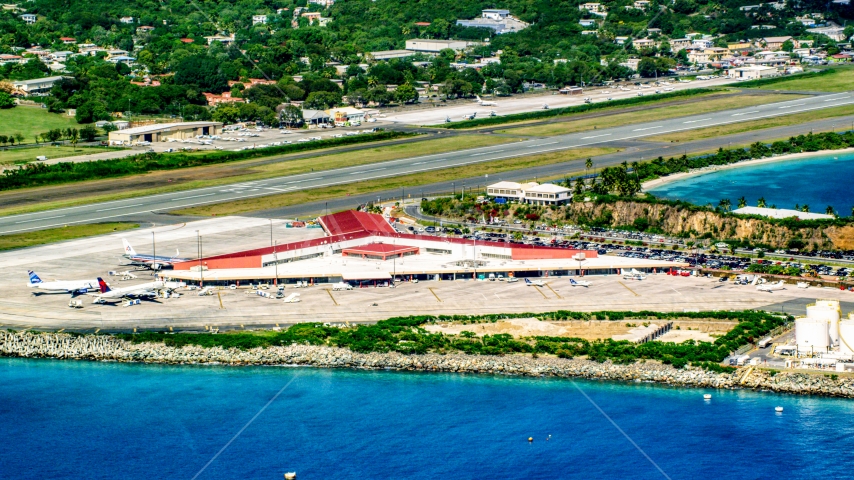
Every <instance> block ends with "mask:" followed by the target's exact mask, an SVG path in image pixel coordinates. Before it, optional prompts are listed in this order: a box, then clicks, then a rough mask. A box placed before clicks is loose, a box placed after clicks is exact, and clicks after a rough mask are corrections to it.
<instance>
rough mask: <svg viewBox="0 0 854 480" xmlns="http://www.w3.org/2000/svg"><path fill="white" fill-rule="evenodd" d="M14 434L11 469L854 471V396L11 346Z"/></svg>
mask: <svg viewBox="0 0 854 480" xmlns="http://www.w3.org/2000/svg"><path fill="white" fill-rule="evenodd" d="M704 393H712V395H713V398H712V400H710V401H705V400H704V399H703V394H704ZM277 394H278V396H276V395H277ZM585 395H586V396H585ZM271 400H272V401H271ZM265 405H268V406H267V408H266V409H265V408H264V407H265ZM778 405H779V406H783V407H784V408H785V410H784V412H783V413H780V414H778V413H776V412H775V411H774V407H775V406H778ZM600 409H601V410H600ZM253 419H254V421H252V420H253ZM250 422H251V423H250ZM612 422H613V423H612ZM0 432H2V437H0V438H2V441H0V477H2V478H10V479H30V478H32V479H116V478H121V479H145V480H151V479H173V478H174V479H192V478H194V477H195V478H199V479H243V478H251V479H281V478H282V475H283V473H284V472H286V471H296V472H297V474H298V477H297V478H298V479H301V480H306V479H332V478H358V479H435V478H449V479H502V478H508V479H540V478H541V479H562V478H584V479H589V478H597V479H598V478H605V479H609V478H613V479H624V478H631V479H647V478H649V479H656V478H667V477H669V478H673V479H760V478H761V479H766V478H786V479H798V478H819V477H821V478H850V476H851V465H850V463H849V460H848V456H849V455H850V452H851V448H852V438H854V401H850V400H839V399H827V398H811V397H797V396H784V395H775V394H770V393H755V392H747V391H714V390H700V389H677V388H671V387H666V386H658V385H650V384H618V383H604V382H590V381H571V380H561V379H530V378H514V377H498V376H475V375H454V374H425V373H399V372H363V371H349V370H321V369H311V368H276V367H269V368H264V367H258V368H256V367H251V368H235V367H193V366H183V367H171V366H151V365H124V364H114V363H90V362H72V361H69V362H62V361H55V360H23V359H0ZM623 432H624V433H625V435H624V434H623ZM528 437H533V438H534V441H533V442H532V443H529V442H528V440H527V439H528ZM549 437H550V439H549V440H547V438H549ZM635 445H636V446H635ZM218 452H221V453H219V455H218V456H217V454H218ZM206 465H207V468H204V467H205V466H206ZM656 465H657V466H656ZM659 468H660V469H661V470H659ZM200 472H201V473H200ZM662 472H663V473H662ZM196 475H198V476H197V477H196ZM665 475H667V477H665Z"/></svg>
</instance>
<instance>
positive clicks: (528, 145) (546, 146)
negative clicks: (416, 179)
mask: <svg viewBox="0 0 854 480" xmlns="http://www.w3.org/2000/svg"><path fill="white" fill-rule="evenodd" d="M850 104H854V94H851V93H847V92H846V93H836V94H827V95H817V96H815V97H810V98H800V99H797V100H790V101H786V102H778V103H771V104H766V105H758V106H752V107H747V108H742V109H734V110H727V111H721V112H714V113H704V114H701V115H693V116H687V117H681V118H673V119H669V120H659V121H654V122H647V123H640V124H633V125H625V126H620V127H614V128H608V129H598V130H588V131H584V132H578V133H573V134H568V135H560V136H554V137H543V138H532V139H530V140H524V141H519V142H513V143H505V144H500V145H494V146H490V147H482V148H476V149H468V150H459V151H456V152H447V153H441V154H435V155H425V156H413V157H409V158H404V159H399V160H392V161H388V162H382V163H376V164H371V165H361V166H354V167H347V168H340V169H335V170H325V171H318V172H311V173H304V174H299V175H290V176H285V177H276V178H270V179H265V180H258V181H252V182H241V183H235V184H231V185H221V186H216V187H207V188H200V189H195V190H188V191H182V192H173V193H165V194H159V195H150V196H144V197H137V198H132V199H125V200H117V201H111V202H103V203H96V204H90V205H81V206H77V207H69V208H62V209H55V210H47V211H42V212H36V213H29V214H22V215H13V216H6V217H0V234H10V233H17V232H26V231H33V230H40V229H46V228H53V227H59V226H63V225H71V224H78V223H92V222H99V221H111V220H116V219H120V218H128V217H138V216H141V215H146V214H148V213H149V212H166V211H171V210H175V209H180V208H187V207H192V206H196V205H204V204H211V203H222V202H228V201H236V200H242V199H247V198H252V197H259V196H265V195H274V194H278V193H288V192H295V191H300V190H308V189H319V188H324V187H329V186H333V185H342V184H349V183H354V182H360V181H366V180H374V179H379V178H388V177H397V176H402V175H411V174H418V173H426V172H429V171H431V170H439V169H445V168H452V167H459V166H464V165H471V164H476V163H483V162H490V161H494V160H501V159H507V158H515V157H524V156H530V155H537V154H543V153H549V152H555V151H561V150H568V149H573V148H579V147H589V146H608V145H621V144H622V145H625V144H627V143H628V144H631V143H633V142H634V141H636V140H637V139H641V138H643V137H647V136H653V135H661V134H665V133H673V132H681V131H687V130H694V129H700V128H706V127H712V126H717V125H725V124H730V123H738V122H747V121H752V120H759V119H764V118H771V117H779V116H785V115H793V114H797V113H803V112H809V111H814V110H820V109H826V108H833V107H838V106H843V105H850ZM413 151H417V144H416V145H414V146H413ZM511 173H512V172H505V174H504V176H507V175H509V174H511Z"/></svg>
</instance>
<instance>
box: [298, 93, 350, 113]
mask: <svg viewBox="0 0 854 480" xmlns="http://www.w3.org/2000/svg"><path fill="white" fill-rule="evenodd" d="M339 103H341V95H340V94H338V93H335V92H311V93H309V94H308V97H306V99H305V107H306V108H313V109H316V110H326V109H328V108H332V107H334V106H336V105H338V104H339Z"/></svg>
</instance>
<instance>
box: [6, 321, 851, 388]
mask: <svg viewBox="0 0 854 480" xmlns="http://www.w3.org/2000/svg"><path fill="white" fill-rule="evenodd" d="M0 356H6V357H22V358H56V359H66V360H93V361H115V362H137V363H160V364H170V365H182V364H185V365H235V366H238V365H271V366H273V365H281V366H285V365H288V366H313V367H320V368H354V369H370V370H380V369H383V370H406V371H425V372H453V373H485V374H493V375H519V376H530V377H543V376H545V377H560V378H585V379H592V380H610V381H622V382H655V383H662V384H667V385H673V386H678V387H692V388H722V389H736V388H749V389H753V390H758V391H774V392H779V393H791V394H799V395H824V396H834V397H847V398H851V397H854V378H850V377H840V378H835V376H833V377H831V376H830V375H827V376H825V375H819V374H807V373H798V372H788V371H784V372H780V373H777V374H776V375H771V374H770V373H769V372H768V371H766V370H755V371H752V372H751V373H750V375H748V377H747V378H746V379H744V378H742V377H743V376H744V374H745V372H746V371H745V370H744V369H742V370H739V371H738V372H735V373H714V372H709V371H706V370H702V369H698V368H687V369H676V368H673V367H671V366H669V365H662V364H660V363H658V362H651V361H650V362H638V363H635V364H631V365H617V364H612V363H610V362H605V363H597V362H592V361H589V360H579V359H560V358H553V357H541V358H532V357H530V356H521V355H509V356H503V357H492V356H478V355H464V354H454V355H438V354H426V355H403V354H400V353H356V352H353V351H350V350H348V349H343V348H332V347H319V346H310V345H289V346H285V347H268V348H256V349H251V350H239V349H223V348H219V347H215V348H203V347H197V346H185V347H181V348H175V347H168V346H166V345H163V344H156V343H139V344H135V343H131V342H128V341H126V340H120V339H118V338H115V337H112V336H107V335H83V336H74V335H69V334H64V333H31V332H0Z"/></svg>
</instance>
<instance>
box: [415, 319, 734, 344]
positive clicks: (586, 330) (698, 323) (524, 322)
mask: <svg viewBox="0 0 854 480" xmlns="http://www.w3.org/2000/svg"><path fill="white" fill-rule="evenodd" d="M735 324H736V322H721V321H702V320H688V321H674V322H673V327H674V330H671V332H670V333H668V334H667V335H669V336H665V338H664V341H667V342H677V343H678V342H683V341H685V340H689V339H691V340H702V341H705V342H711V341H714V339H715V336H719V335H724V334H726V332H728V331H730V330H731V329H732V327H733V326H735ZM640 325H641V323H640V322H638V321H636V320H635V321H631V320H629V321H610V320H569V321H562V322H544V321H541V320H537V319H536V318H513V319H508V320H500V321H497V322H495V323H476V324H462V323H437V324H432V325H425V326H424V329H425V330H427V331H429V332H433V333H444V334H447V335H459V334H460V333H462V332H472V333H474V334H475V335H477V336H483V335H495V334H498V333H506V334H509V335H512V336H513V337H516V338H520V337H535V336H545V337H574V338H583V339H585V340H600V339H603V338H612V337H614V336H618V335H625V334H627V333H629V330H631V329H633V328H636V327H639V326H640ZM677 326H678V327H679V330H676V329H675V328H676V327H677ZM671 334H672V335H671Z"/></svg>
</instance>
